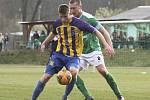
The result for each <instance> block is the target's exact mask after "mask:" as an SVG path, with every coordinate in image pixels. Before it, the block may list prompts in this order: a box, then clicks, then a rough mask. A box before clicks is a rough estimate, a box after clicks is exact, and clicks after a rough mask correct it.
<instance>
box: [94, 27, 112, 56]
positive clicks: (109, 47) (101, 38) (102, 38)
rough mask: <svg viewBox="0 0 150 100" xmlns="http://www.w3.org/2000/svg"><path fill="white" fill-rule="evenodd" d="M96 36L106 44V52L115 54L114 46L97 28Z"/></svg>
mask: <svg viewBox="0 0 150 100" xmlns="http://www.w3.org/2000/svg"><path fill="white" fill-rule="evenodd" d="M95 33H96V36H97V37H98V38H99V39H100V40H101V43H102V44H103V45H104V48H105V50H106V53H108V54H109V55H113V53H114V50H113V48H112V47H111V46H110V45H109V44H108V43H107V42H106V40H105V38H104V36H103V35H102V34H101V33H100V32H99V31H98V30H95Z"/></svg>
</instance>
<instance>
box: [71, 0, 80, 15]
mask: <svg viewBox="0 0 150 100" xmlns="http://www.w3.org/2000/svg"><path fill="white" fill-rule="evenodd" d="M69 7H70V13H71V14H73V15H74V16H76V17H80V15H81V13H82V3H81V0H70V1H69Z"/></svg>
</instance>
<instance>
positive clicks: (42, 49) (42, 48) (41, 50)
mask: <svg viewBox="0 0 150 100" xmlns="http://www.w3.org/2000/svg"><path fill="white" fill-rule="evenodd" d="M44 50H45V45H42V44H41V46H40V52H44Z"/></svg>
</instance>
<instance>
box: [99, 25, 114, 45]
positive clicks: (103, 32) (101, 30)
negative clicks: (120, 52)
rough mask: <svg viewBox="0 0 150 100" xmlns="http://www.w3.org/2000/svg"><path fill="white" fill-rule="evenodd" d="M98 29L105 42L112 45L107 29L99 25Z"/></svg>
mask: <svg viewBox="0 0 150 100" xmlns="http://www.w3.org/2000/svg"><path fill="white" fill-rule="evenodd" d="M99 31H100V32H101V33H102V34H103V36H104V38H105V40H106V42H107V43H108V44H109V45H110V46H111V47H113V44H112V41H111V38H110V35H109V33H108V31H107V30H106V29H105V28H104V27H103V26H101V27H100V29H99Z"/></svg>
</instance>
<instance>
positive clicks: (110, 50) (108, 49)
mask: <svg viewBox="0 0 150 100" xmlns="http://www.w3.org/2000/svg"><path fill="white" fill-rule="evenodd" d="M105 53H106V55H109V56H110V57H113V56H114V55H115V51H114V49H113V47H111V46H109V45H108V46H106V47H105Z"/></svg>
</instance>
